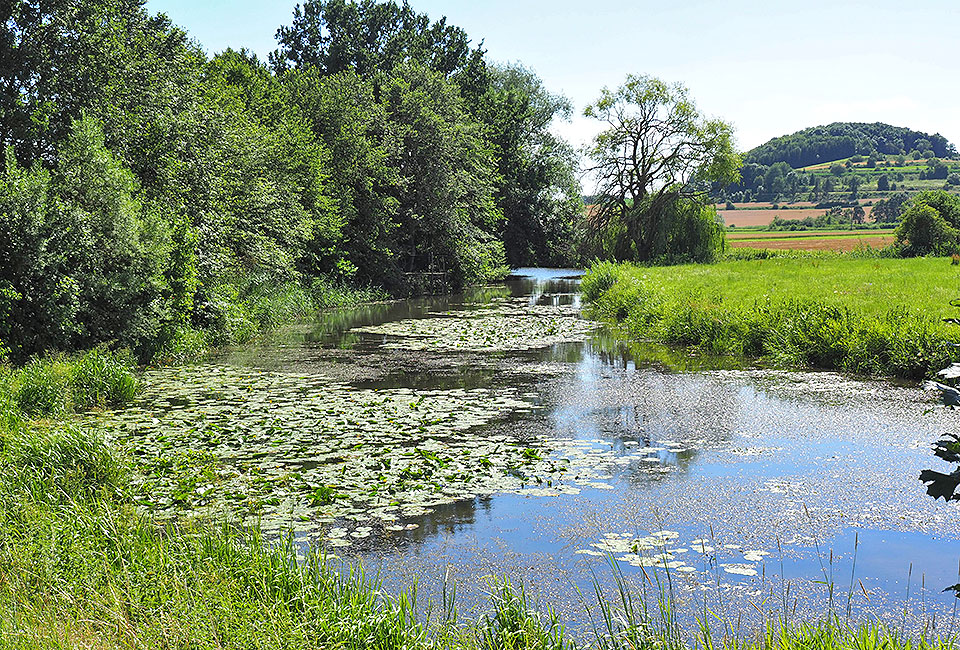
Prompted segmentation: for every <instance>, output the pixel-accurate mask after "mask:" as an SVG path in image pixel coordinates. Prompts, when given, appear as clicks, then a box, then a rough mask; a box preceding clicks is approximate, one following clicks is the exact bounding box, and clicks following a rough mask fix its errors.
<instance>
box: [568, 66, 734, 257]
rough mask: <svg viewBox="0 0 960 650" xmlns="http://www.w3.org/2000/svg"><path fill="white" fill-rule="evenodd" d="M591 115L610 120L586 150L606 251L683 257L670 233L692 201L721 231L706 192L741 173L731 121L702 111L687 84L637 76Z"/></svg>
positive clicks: (605, 96) (607, 93) (605, 95)
mask: <svg viewBox="0 0 960 650" xmlns="http://www.w3.org/2000/svg"><path fill="white" fill-rule="evenodd" d="M584 114H585V115H586V116H588V117H593V118H596V119H598V120H601V121H602V122H604V123H605V124H607V125H608V127H607V128H606V129H605V130H604V131H602V132H601V133H600V134H598V135H597V137H596V139H595V140H594V142H593V144H592V145H591V146H590V147H588V148H587V150H586V151H585V153H586V154H587V155H588V156H589V157H590V158H591V159H592V160H593V163H594V166H593V167H592V171H593V172H594V173H595V174H596V177H597V182H598V188H599V196H598V199H597V203H596V206H595V211H594V214H593V215H592V220H593V224H592V225H593V228H594V230H595V232H596V233H597V236H598V238H599V239H600V240H601V242H602V243H601V247H602V248H604V249H606V250H608V251H609V252H610V253H611V254H612V255H613V256H614V257H616V258H618V259H636V260H641V261H644V260H652V259H656V258H658V257H661V256H664V255H668V256H669V255H680V256H682V255H684V254H685V253H686V252H687V251H686V250H684V249H685V248H686V247H685V246H684V245H683V244H682V243H681V242H680V241H679V240H674V239H673V238H671V236H670V234H671V232H672V230H673V225H674V223H673V222H674V219H673V217H675V216H676V215H680V214H689V211H690V209H691V208H690V207H688V206H699V207H700V208H701V210H700V211H699V212H700V213H701V219H700V220H701V221H704V222H705V227H707V226H709V228H707V229H708V230H715V226H714V225H713V221H714V219H713V218H712V215H710V214H709V213H707V212H705V211H706V210H707V206H706V203H707V196H708V194H709V192H710V190H711V189H712V188H713V187H714V186H723V185H726V184H728V183H731V182H734V181H736V180H737V179H738V178H739V169H740V157H739V155H738V154H737V153H736V152H735V151H734V148H733V130H732V128H731V126H730V125H729V124H727V123H726V122H724V121H722V120H718V119H708V118H706V117H704V116H702V115H701V114H700V113H699V111H698V110H697V108H696V105H695V104H694V102H693V101H692V100H691V99H690V97H689V92H688V91H687V89H686V88H685V87H683V86H682V85H680V84H673V85H670V84H667V83H664V82H663V81H661V80H659V79H655V78H653V77H647V76H639V77H638V76H633V75H629V76H628V77H627V79H626V81H625V82H624V83H623V85H621V86H620V87H619V88H617V89H616V90H614V91H611V90H609V89H607V88H605V89H604V90H603V91H602V93H601V95H600V98H599V99H598V100H597V101H596V102H595V103H593V104H591V105H589V106H587V108H586V109H585V111H584ZM680 204H683V207H678V206H679V205H680ZM677 246H679V248H677Z"/></svg>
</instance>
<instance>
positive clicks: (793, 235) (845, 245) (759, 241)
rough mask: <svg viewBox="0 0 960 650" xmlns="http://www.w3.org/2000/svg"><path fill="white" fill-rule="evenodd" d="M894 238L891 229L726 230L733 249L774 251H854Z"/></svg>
mask: <svg viewBox="0 0 960 650" xmlns="http://www.w3.org/2000/svg"><path fill="white" fill-rule="evenodd" d="M893 241H894V235H893V231H892V230H887V231H876V230H861V231H856V230H853V231H851V230H836V231H830V232H822V231H821V232H812V231H806V232H762V233H758V232H744V233H737V232H731V233H727V245H728V246H730V247H731V248H766V249H774V250H806V251H828V250H829V251H852V250H854V249H855V248H857V247H858V246H861V247H865V246H870V247H872V248H882V247H884V246H889V245H890V244H892V243H893Z"/></svg>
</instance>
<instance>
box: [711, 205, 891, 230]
mask: <svg viewBox="0 0 960 650" xmlns="http://www.w3.org/2000/svg"><path fill="white" fill-rule="evenodd" d="M746 205H762V204H757V203H748V204H746ZM872 210H873V206H870V205H866V206H864V207H863V211H864V213H865V214H866V218H867V219H869V218H870V212H871V211H872ZM824 212H826V210H824V209H822V208H797V209H791V210H783V209H780V210H770V209H766V210H750V209H745V210H717V214H719V215H720V216H721V217H723V222H724V223H725V224H727V225H728V226H738V227H740V228H743V227H746V226H769V225H770V222H771V221H773V218H774V217H780V218H781V219H797V220H799V219H806V218H807V217H813V218H816V217H819V216H820V215H821V214H823V213H824Z"/></svg>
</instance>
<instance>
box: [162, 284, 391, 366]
mask: <svg viewBox="0 0 960 650" xmlns="http://www.w3.org/2000/svg"><path fill="white" fill-rule="evenodd" d="M205 298H206V300H204V301H203V302H201V303H200V304H199V305H198V306H197V307H196V311H197V313H196V314H195V315H194V320H195V321H197V323H196V326H195V327H193V326H186V325H182V324H181V325H179V326H177V327H171V328H168V329H167V330H165V331H163V332H161V334H160V335H159V337H158V338H157V340H156V341H154V343H153V346H152V348H151V349H150V351H149V353H148V354H146V355H145V357H146V358H147V359H148V360H149V361H150V362H151V363H153V364H156V365H179V364H183V363H191V362H194V361H197V360H199V359H201V358H203V357H204V356H205V355H206V354H207V353H209V351H210V350H211V349H212V348H216V347H222V346H225V345H233V344H238V343H245V342H247V341H250V340H251V339H253V338H254V337H256V336H258V335H260V334H262V333H264V332H269V331H271V330H275V329H277V328H278V327H280V326H282V325H285V324H288V323H292V322H295V321H298V320H304V319H306V318H309V317H310V316H311V315H313V314H315V313H316V312H318V311H320V310H322V309H328V308H331V307H346V306H352V305H357V304H360V303H363V302H373V301H377V300H383V299H385V298H386V294H385V293H384V292H383V291H382V290H379V289H375V288H371V287H352V286H348V285H345V284H342V283H336V282H332V281H330V280H325V279H323V278H314V279H313V280H312V282H311V283H310V284H309V285H304V284H301V283H299V282H292V281H288V282H277V281H276V280H275V279H272V278H269V277H255V276H244V277H238V278H235V279H233V280H231V281H229V282H224V283H222V284H220V285H218V286H215V287H211V288H209V289H207V290H206V294H205Z"/></svg>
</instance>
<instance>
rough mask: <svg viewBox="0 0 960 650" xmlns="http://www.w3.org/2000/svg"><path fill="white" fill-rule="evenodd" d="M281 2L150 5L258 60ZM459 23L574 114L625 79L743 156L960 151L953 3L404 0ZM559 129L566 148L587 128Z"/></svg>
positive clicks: (957, 20) (590, 127)
mask: <svg viewBox="0 0 960 650" xmlns="http://www.w3.org/2000/svg"><path fill="white" fill-rule="evenodd" d="M295 4H296V2H293V1H288V0H273V1H263V0H260V1H257V0H232V1H230V2H227V1H221V0H202V1H198V0H192V1H188V0H148V2H147V8H148V9H149V10H150V11H152V12H158V11H162V12H165V13H167V14H168V15H169V16H170V18H171V19H172V20H173V21H174V22H175V23H176V24H178V25H180V26H182V27H184V28H186V30H187V31H188V32H189V33H190V34H191V35H192V36H193V37H194V38H195V39H196V40H197V41H198V42H199V43H200V44H201V45H202V46H203V47H204V48H205V49H206V50H207V51H208V52H209V53H211V54H212V53H214V52H217V51H220V50H223V49H225V48H227V47H234V48H239V47H247V48H249V49H251V50H253V51H255V52H256V53H257V54H259V55H260V56H261V57H263V58H265V57H266V54H267V53H268V52H269V51H271V50H272V49H273V48H274V47H275V42H274V40H273V39H274V33H275V32H276V29H277V27H278V26H279V25H281V24H286V23H289V21H290V16H291V13H292V10H293V7H294V5H295ZM411 5H412V6H413V8H414V9H416V10H417V11H420V12H426V13H428V14H429V15H430V16H431V17H432V18H434V19H438V18H440V17H441V16H447V18H448V22H450V23H452V24H455V25H458V26H460V27H462V28H464V29H465V30H466V31H467V33H468V34H469V35H470V37H471V38H472V39H473V40H474V42H479V41H481V40H482V41H483V42H484V45H485V47H486V48H487V50H488V56H489V57H491V58H492V59H494V60H497V61H502V62H520V63H522V64H524V65H526V66H527V67H529V68H531V69H533V70H534V71H535V72H536V73H537V74H538V75H540V77H541V78H542V79H543V80H544V82H545V84H546V86H547V87H548V88H549V89H550V90H552V91H554V92H560V93H563V94H565V95H566V96H567V97H569V98H570V99H571V100H572V101H573V102H574V105H575V107H576V112H577V114H578V115H579V113H580V112H582V110H583V107H584V106H585V105H586V104H587V103H589V102H591V101H592V100H593V99H595V98H596V96H597V94H598V91H599V90H600V88H602V87H603V86H610V87H615V86H616V85H618V84H619V83H620V82H621V81H622V80H623V78H624V77H625V76H626V75H627V74H628V73H634V74H649V75H653V76H656V77H660V78H662V79H664V80H667V81H680V82H682V83H684V84H685V85H686V86H688V87H689V88H690V91H691V95H692V96H693V97H694V98H695V99H696V101H697V104H698V106H699V107H700V109H701V111H702V112H703V113H705V114H708V115H710V116H716V117H721V118H723V119H725V120H727V121H729V122H732V123H733V124H734V126H735V128H736V133H737V140H738V142H739V144H740V146H741V148H743V149H748V148H750V147H753V146H756V145H758V144H761V143H763V142H765V141H766V140H768V139H769V138H771V137H775V136H778V135H783V134H786V133H792V132H794V131H797V130H799V129H802V128H805V127H808V126H814V125H817V124H826V123H829V122H836V121H857V122H874V121H878V122H887V123H889V124H894V125H897V126H907V127H911V128H914V129H918V130H921V131H928V132H939V133H941V134H942V135H944V136H946V137H947V138H948V139H950V140H951V141H952V142H954V143H955V144H957V145H958V146H960V65H958V62H960V1H958V0H914V1H913V2H910V1H906V2H905V1H904V0H872V1H866V0H792V1H790V2H783V1H781V0H766V1H762V0H725V1H723V2H718V1H707V0H674V1H672V2H671V0H658V1H656V2H653V1H649V0H638V1H634V2H627V1H623V0H590V1H587V2H572V1H567V0H552V1H550V2H548V1H546V0H531V1H520V0H514V1H512V2H508V1H507V0H480V1H461V0H446V1H442V0H411ZM556 128H557V130H558V131H559V132H560V133H562V134H563V135H565V136H566V137H568V138H569V139H570V140H571V142H573V143H574V144H576V145H579V144H582V143H583V142H584V141H586V140H588V139H589V138H590V137H591V136H592V134H593V133H594V132H595V131H596V129H597V128H598V127H597V126H596V125H595V124H593V123H592V121H590V120H587V119H586V118H582V117H576V118H575V119H574V120H573V121H572V122H571V123H569V124H562V125H557V127H556Z"/></svg>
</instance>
